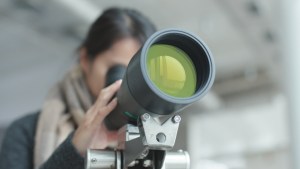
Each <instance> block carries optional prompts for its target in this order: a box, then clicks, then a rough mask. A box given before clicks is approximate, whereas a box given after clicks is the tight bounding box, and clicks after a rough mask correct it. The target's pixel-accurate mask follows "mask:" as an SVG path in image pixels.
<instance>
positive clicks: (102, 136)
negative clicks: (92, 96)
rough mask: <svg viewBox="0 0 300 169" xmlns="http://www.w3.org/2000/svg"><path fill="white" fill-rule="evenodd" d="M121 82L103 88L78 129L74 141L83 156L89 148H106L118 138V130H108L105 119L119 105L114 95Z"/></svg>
mask: <svg viewBox="0 0 300 169" xmlns="http://www.w3.org/2000/svg"><path fill="white" fill-rule="evenodd" d="M121 83H122V80H118V81H116V82H115V83H113V84H112V85H110V86H108V87H106V88H104V89H103V90H101V92H100V94H99V96H98V98H97V101H96V102H95V104H94V105H93V106H92V107H91V108H90V109H89V110H88V111H87V113H86V114H85V117H84V120H83V122H82V123H81V124H80V125H79V127H78V128H77V129H76V131H75V133H74V136H73V139H72V143H73V145H74V146H75V148H76V149H77V150H78V152H79V153H80V154H81V155H82V156H85V153H86V151H87V149H90V148H93V149H104V148H106V147H107V146H108V145H109V143H111V142H115V141H116V140H117V132H116V131H108V130H107V128H106V126H105V125H104V122H103V120H104V118H105V117H106V116H107V115H108V114H109V113H110V112H111V111H112V110H113V109H114V108H115V107H116V105H117V98H114V99H112V97H113V96H114V95H115V93H116V92H117V91H118V90H119V88H120V86H121ZM111 99H112V100H111Z"/></svg>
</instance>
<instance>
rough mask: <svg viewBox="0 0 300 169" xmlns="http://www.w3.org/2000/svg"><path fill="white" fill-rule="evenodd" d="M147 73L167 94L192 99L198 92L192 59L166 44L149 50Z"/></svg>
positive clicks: (154, 46)
mask: <svg viewBox="0 0 300 169" xmlns="http://www.w3.org/2000/svg"><path fill="white" fill-rule="evenodd" d="M147 72H148V75H149V77H150V79H151V80H152V82H153V83H154V84H155V86H156V87H157V88H158V89H160V90H161V91H162V92H164V93H165V94H168V95H170V96H174V97H180V98H185V97H190V96H192V95H193V94H194V93H195V90H196V81H197V78H196V70H195V66H194V64H193V62H192V60H191V59H190V57H189V56H188V55H187V54H186V53H185V52H184V51H182V50H181V49H179V48H177V47H174V46H171V45H165V44H157V45H153V46H151V47H150V48H149V50H148V55H147Z"/></svg>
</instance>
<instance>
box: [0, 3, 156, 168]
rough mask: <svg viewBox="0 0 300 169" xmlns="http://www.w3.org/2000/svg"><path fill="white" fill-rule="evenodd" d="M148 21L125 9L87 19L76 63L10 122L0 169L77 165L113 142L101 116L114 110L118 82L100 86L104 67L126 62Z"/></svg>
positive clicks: (149, 31)
mask: <svg viewBox="0 0 300 169" xmlns="http://www.w3.org/2000/svg"><path fill="white" fill-rule="evenodd" d="M154 31H155V27H154V26H153V24H152V23H151V22H150V21H149V20H148V19H147V18H146V17H144V16H142V15H141V14H140V13H138V12H137V11H134V10H130V9H120V8H111V9H108V10H106V11H104V13H103V14H102V15H101V16H100V17H99V18H98V19H97V20H96V21H95V22H94V23H93V25H92V26H91V28H90V30H89V32H88V35H87V37H86V39H85V41H84V42H83V44H82V45H81V46H80V49H79V56H80V58H79V65H78V66H77V67H75V68H74V69H72V70H71V71H70V72H68V73H67V74H66V76H65V77H64V78H63V80H62V81H61V82H59V83H58V84H57V85H56V86H54V88H53V89H51V90H50V92H49V94H48V96H47V98H46V100H45V102H44V105H43V108H42V110H41V111H40V112H39V113H36V114H32V115H28V116H26V117H23V118H21V119H19V120H17V121H15V122H14V123H13V124H12V125H11V126H10V127H9V128H8V130H7V132H6V136H5V138H4V140H3V146H2V149H1V153H0V168H1V169H2V168H3V169H4V168H7V169H32V168H35V169H52V168H53V169H54V168H60V169H68V168H72V169H76V168H78V169H83V168H84V164H83V163H84V162H83V161H84V155H85V153H86V150H87V149H89V148H98V149H105V148H107V147H109V146H110V145H111V144H112V143H115V141H116V131H109V130H108V129H107V128H106V126H105V125H104V123H103V120H104V118H105V117H106V116H107V115H108V114H109V113H110V112H111V111H112V110H113V109H114V108H115V106H116V104H117V99H116V98H113V97H114V95H115V93H116V92H117V90H118V89H119V87H120V85H121V80H118V81H116V82H115V83H113V84H112V85H110V86H108V87H105V79H106V74H107V71H108V70H109V69H110V68H111V67H113V66H114V65H120V64H121V65H125V66H126V65H127V64H128V62H129V61H130V59H131V58H132V56H133V55H134V54H135V53H136V52H137V50H138V49H139V48H140V47H141V45H142V44H143V43H144V42H145V40H146V39H147V38H148V37H149V36H150V35H151V34H152V33H154Z"/></svg>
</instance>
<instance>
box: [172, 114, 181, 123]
mask: <svg viewBox="0 0 300 169" xmlns="http://www.w3.org/2000/svg"><path fill="white" fill-rule="evenodd" d="M180 121H181V117H180V116H179V115H176V116H174V117H173V122H174V123H179V122H180Z"/></svg>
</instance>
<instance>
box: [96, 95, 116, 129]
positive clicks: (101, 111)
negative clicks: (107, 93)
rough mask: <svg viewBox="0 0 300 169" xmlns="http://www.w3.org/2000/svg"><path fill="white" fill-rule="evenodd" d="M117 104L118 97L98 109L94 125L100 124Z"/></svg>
mask: <svg viewBox="0 0 300 169" xmlns="http://www.w3.org/2000/svg"><path fill="white" fill-rule="evenodd" d="M116 106H117V98H114V99H113V100H112V101H111V102H109V103H108V104H107V105H106V106H104V107H102V108H101V109H99V110H98V111H97V114H96V116H95V118H94V119H93V121H92V125H93V126H94V127H97V126H99V125H100V124H101V123H102V122H103V119H104V118H105V117H106V116H107V115H108V114H109V113H110V112H111V111H112V110H113V109H114V108H115V107H116Z"/></svg>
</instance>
